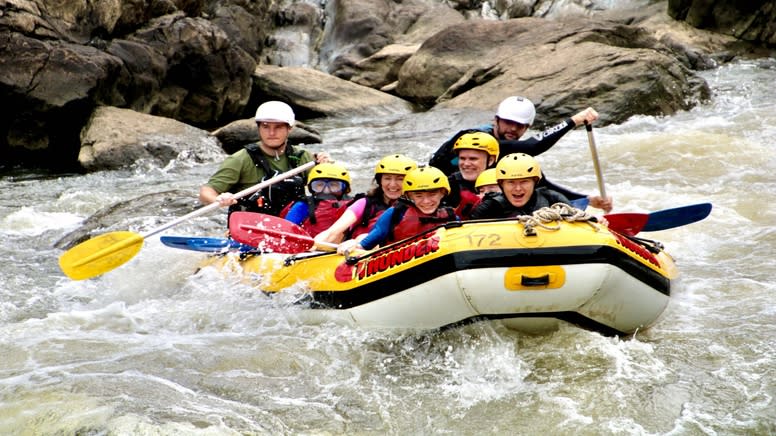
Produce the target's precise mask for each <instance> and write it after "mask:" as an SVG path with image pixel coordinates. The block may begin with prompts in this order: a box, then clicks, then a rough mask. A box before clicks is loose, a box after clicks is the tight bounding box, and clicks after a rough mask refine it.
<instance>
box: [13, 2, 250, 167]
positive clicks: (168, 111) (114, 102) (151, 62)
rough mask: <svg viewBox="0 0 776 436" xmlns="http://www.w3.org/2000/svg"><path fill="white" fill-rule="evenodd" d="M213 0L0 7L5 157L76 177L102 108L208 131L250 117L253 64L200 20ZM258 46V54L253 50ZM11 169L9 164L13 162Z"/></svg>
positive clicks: (40, 3) (27, 4)
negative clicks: (88, 129) (89, 129)
mask: <svg viewBox="0 0 776 436" xmlns="http://www.w3.org/2000/svg"><path fill="white" fill-rule="evenodd" d="M206 3H208V2H205V1H204V0H174V1H173V0H164V1H162V0H155V1H148V0H123V1H105V2H83V1H80V0H61V1H56V2H49V1H43V0H15V1H13V2H0V96H2V100H3V105H4V106H5V107H7V108H10V107H13V108H14V110H13V111H10V110H8V111H6V113H7V115H6V116H4V117H0V153H2V155H3V156H4V157H5V158H6V159H8V160H9V161H11V162H24V161H40V158H36V157H38V156H41V152H43V151H45V153H46V154H45V156H46V157H47V158H48V159H47V160H48V161H49V162H50V163H51V164H52V166H59V165H62V166H66V167H67V169H74V168H73V167H74V166H75V165H76V162H77V160H76V156H77V155H78V143H79V140H78V138H79V132H80V131H81V128H82V127H83V126H84V124H85V123H86V122H87V120H88V119H89V116H90V114H91V112H92V111H93V109H94V107H96V106H100V105H108V106H118V107H126V108H131V109H134V110H136V111H139V112H144V113H153V114H155V115H160V116H165V117H169V118H174V119H178V120H182V121H185V122H187V123H190V124H194V125H199V126H209V125H215V124H219V123H223V122H227V121H231V120H233V119H235V118H237V117H239V116H241V115H242V112H243V108H244V106H245V104H246V102H247V101H248V98H249V96H250V90H251V72H252V71H253V67H254V65H255V61H254V59H253V57H252V56H251V55H250V54H248V53H247V52H245V51H244V50H242V49H241V48H240V47H238V46H237V45H235V44H232V42H231V40H230V38H229V37H228V35H227V34H226V33H225V32H224V31H223V30H222V29H221V28H219V27H218V26H216V25H214V24H213V23H211V22H210V21H207V20H205V19H203V18H198V17H192V16H187V15H186V14H190V15H193V16H198V15H200V14H203V13H204V11H205V6H206ZM254 47H256V44H255V41H254ZM4 160H5V159H4Z"/></svg>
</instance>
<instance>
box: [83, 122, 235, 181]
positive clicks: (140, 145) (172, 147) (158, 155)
mask: <svg viewBox="0 0 776 436" xmlns="http://www.w3.org/2000/svg"><path fill="white" fill-rule="evenodd" d="M222 154H223V153H222V151H221V147H220V144H219V143H218V140H217V139H216V138H215V137H213V136H211V135H210V134H209V133H208V132H207V131H205V130H200V129H197V128H195V127H192V126H189V125H187V124H184V123H181V122H179V121H175V120H171V119H169V118H163V117H156V116H153V115H146V114H141V113H138V112H134V111H132V110H129V109H120V108H115V107H99V108H97V109H96V110H95V111H94V114H93V115H92V117H91V119H90V120H89V122H88V124H87V125H86V127H84V130H83V132H82V135H81V152H80V153H79V155H78V161H79V162H80V163H81V166H82V167H83V168H85V169H86V170H88V171H97V170H107V169H118V168H126V167H129V166H131V165H133V164H135V163H137V162H139V161H150V162H153V163H154V164H156V165H158V166H164V165H167V164H168V163H169V162H170V161H172V160H173V159H177V158H184V159H186V160H193V161H199V162H204V161H211V160H214V159H215V158H218V157H220V156H221V155H222Z"/></svg>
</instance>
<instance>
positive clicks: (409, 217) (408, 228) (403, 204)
mask: <svg viewBox="0 0 776 436" xmlns="http://www.w3.org/2000/svg"><path fill="white" fill-rule="evenodd" d="M393 207H394V211H393V216H392V217H391V218H394V217H395V218H394V219H398V221H397V222H395V223H393V225H392V226H391V227H392V230H391V233H390V234H389V235H388V238H387V241H386V242H388V243H392V242H396V241H400V240H402V239H406V238H409V237H412V236H415V235H418V234H420V233H423V232H426V231H428V230H431V229H433V228H434V227H436V226H438V225H440V224H444V223H447V222H450V221H455V220H456V218H457V217H456V216H455V212H454V211H453V209H452V208H449V207H439V208H437V210H436V211H435V212H434V213H433V214H431V215H428V214H425V213H423V212H421V211H420V209H418V208H417V207H416V206H415V205H414V204H412V203H410V202H407V201H404V200H403V199H399V201H397V202H396V204H395V205H394V206H393ZM402 209H404V210H405V212H404V215H403V216H402V215H401V210H402ZM399 216H401V219H399V218H398V217H399Z"/></svg>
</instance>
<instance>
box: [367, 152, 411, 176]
mask: <svg viewBox="0 0 776 436" xmlns="http://www.w3.org/2000/svg"><path fill="white" fill-rule="evenodd" d="M417 167H418V164H417V163H416V162H415V161H414V160H412V159H410V158H408V157H407V156H405V155H403V154H392V155H390V156H385V157H384V158H382V159H380V162H377V166H376V167H375V175H378V174H401V175H403V176H406V175H407V173H408V172H410V171H412V170H414V169H415V168H417Z"/></svg>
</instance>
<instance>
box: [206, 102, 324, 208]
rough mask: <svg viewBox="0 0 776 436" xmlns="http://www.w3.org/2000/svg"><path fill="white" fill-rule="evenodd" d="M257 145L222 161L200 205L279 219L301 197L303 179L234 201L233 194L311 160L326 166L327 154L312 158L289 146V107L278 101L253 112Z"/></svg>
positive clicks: (210, 180)
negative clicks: (216, 203)
mask: <svg viewBox="0 0 776 436" xmlns="http://www.w3.org/2000/svg"><path fill="white" fill-rule="evenodd" d="M255 119H256V124H257V127H258V129H259V138H260V141H259V142H258V143H253V144H249V145H247V146H245V148H243V149H242V150H239V151H237V152H235V153H234V154H232V155H230V156H229V157H227V158H226V160H224V162H223V163H222V164H221V166H220V167H219V168H218V171H216V172H215V174H213V175H212V176H211V177H210V179H209V180H208V181H207V183H205V184H204V185H202V186H201V187H200V189H199V200H200V202H202V203H203V204H210V203H213V202H218V203H219V204H220V205H221V207H226V206H229V211H230V212H232V211H235V210H244V211H250V212H261V213H266V214H270V215H278V214H279V213H280V211H281V210H282V209H283V207H284V206H286V205H287V204H288V203H290V202H292V201H296V200H297V199H299V198H301V197H303V196H304V187H305V176H304V175H298V176H294V177H290V178H288V179H285V180H283V181H281V182H278V183H275V184H274V185H271V186H269V187H267V188H265V189H263V190H261V191H259V192H257V193H256V194H254V195H252V196H250V197H248V198H240V199H235V198H234V196H233V194H234V193H235V192H239V191H242V190H243V189H246V188H249V187H251V186H254V185H256V184H257V183H260V182H261V181H262V180H266V179H269V178H271V177H273V176H275V175H277V174H280V173H284V172H286V171H289V170H290V169H292V168H296V167H298V166H299V165H303V164H305V163H307V162H310V161H312V160H313V159H315V160H317V161H318V162H319V163H322V162H328V161H329V160H330V159H329V155H328V153H317V154H316V155H315V156H313V155H312V154H311V153H310V152H308V151H306V150H298V149H295V148H294V147H292V146H291V145H290V144H288V134H289V133H290V132H291V129H292V128H293V127H294V122H295V117H294V111H293V110H292V109H291V106H289V105H287V104H286V103H283V102H281V101H268V102H265V103H263V104H261V105H260V106H259V108H258V109H257V110H256V117H255Z"/></svg>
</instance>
